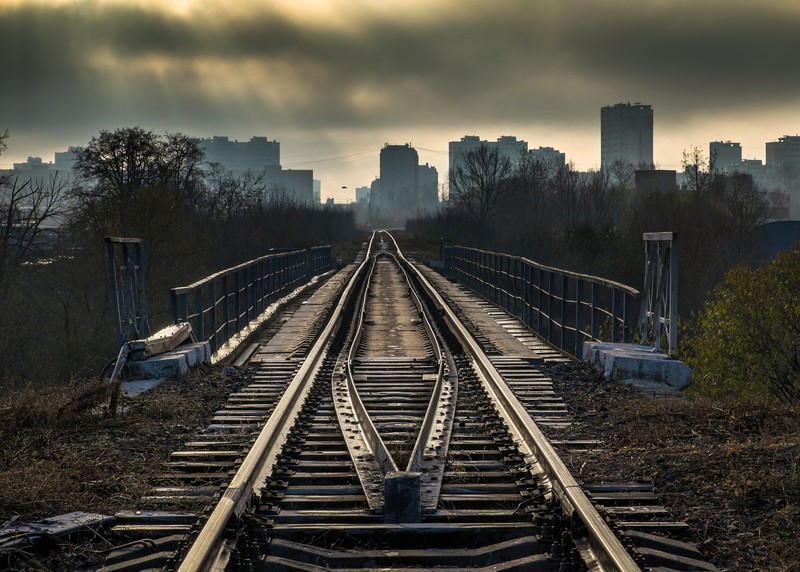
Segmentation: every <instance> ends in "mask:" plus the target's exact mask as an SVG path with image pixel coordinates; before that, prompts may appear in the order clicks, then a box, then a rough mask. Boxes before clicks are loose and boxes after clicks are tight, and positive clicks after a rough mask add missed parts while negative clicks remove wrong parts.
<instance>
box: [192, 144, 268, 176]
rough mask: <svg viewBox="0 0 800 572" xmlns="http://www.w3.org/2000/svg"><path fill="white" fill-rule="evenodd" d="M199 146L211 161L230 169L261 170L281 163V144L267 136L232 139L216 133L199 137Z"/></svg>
mask: <svg viewBox="0 0 800 572" xmlns="http://www.w3.org/2000/svg"><path fill="white" fill-rule="evenodd" d="M197 146H198V147H199V148H200V149H201V150H202V151H203V153H204V154H205V160H206V161H208V162H209V163H219V164H220V165H222V166H223V167H225V168H226V169H228V170H229V171H233V172H234V173H238V172H239V171H253V172H256V171H260V170H262V169H263V168H264V167H278V166H280V164H281V144H280V143H278V142H277V141H269V140H268V139H267V138H266V137H251V138H250V141H236V140H234V141H231V140H229V139H228V138H227V137H224V136H219V135H216V136H214V137H211V138H210V139H198V140H197Z"/></svg>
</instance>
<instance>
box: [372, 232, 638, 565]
mask: <svg viewBox="0 0 800 572" xmlns="http://www.w3.org/2000/svg"><path fill="white" fill-rule="evenodd" d="M387 234H388V233H387ZM389 236H391V235H389ZM392 240H393V241H394V238H393V237H392ZM395 244H396V242H395ZM411 268H412V269H413V270H414V272H415V273H416V275H417V277H418V279H419V281H420V284H422V285H423V287H424V288H425V289H426V290H427V292H428V294H429V295H430V296H431V297H432V298H433V299H434V301H435V302H436V304H437V306H438V307H439V309H440V310H441V311H442V314H443V317H444V319H445V321H446V322H447V324H448V325H449V326H450V328H451V329H452V330H453V333H454V334H455V335H456V337H457V338H458V339H459V340H460V341H461V343H462V344H463V346H464V348H465V350H467V352H468V353H469V355H470V356H471V357H472V359H473V362H474V365H475V366H476V367H477V369H478V370H479V372H480V373H481V374H482V378H483V381H484V385H485V387H486V388H487V390H488V391H489V394H490V395H491V396H492V398H493V400H494V401H495V403H496V404H497V406H498V409H499V411H500V413H501V415H502V416H503V417H504V419H505V420H506V422H507V423H508V425H509V427H510V428H511V430H512V431H513V432H514V433H515V434H516V435H518V436H519V438H520V439H521V444H524V445H525V446H526V447H527V448H529V449H530V450H531V452H532V453H533V454H534V456H535V458H536V460H537V461H538V462H539V463H540V464H541V466H542V467H543V468H544V470H545V473H546V474H547V477H548V478H549V479H550V481H551V483H552V484H553V488H554V491H555V493H556V495H557V496H558V497H559V499H560V500H561V503H562V505H563V506H564V508H565V509H566V510H567V511H568V512H569V513H570V514H571V515H573V516H577V518H578V519H579V520H580V521H581V523H582V524H583V525H584V527H585V528H586V531H587V534H588V542H589V545H590V547H591V551H592V554H593V556H594V558H595V559H596V561H597V564H598V566H599V567H600V569H601V570H604V571H620V572H634V571H638V570H640V568H639V566H638V565H637V564H636V562H635V561H634V559H633V557H631V555H630V554H629V553H628V551H627V550H626V549H625V547H624V546H623V545H622V543H621V542H620V540H619V539H618V538H617V537H616V536H615V535H614V532H613V531H612V530H611V529H610V528H609V526H608V525H607V524H606V522H605V521H604V520H603V518H602V516H600V513H598V512H597V509H595V507H594V505H592V503H591V501H590V500H589V498H588V497H587V496H586V494H585V493H584V492H583V490H582V489H581V486H580V484H578V482H577V481H576V480H575V477H573V476H572V473H571V472H570V471H569V469H568V468H567V466H566V465H565V464H564V462H563V461H562V460H561V458H560V457H559V455H558V453H557V452H556V450H555V449H554V448H553V446H552V444H551V443H550V442H549V441H548V439H547V438H546V437H545V436H544V434H543V433H542V431H541V429H539V427H538V426H537V425H536V423H535V422H534V421H533V419H531V417H530V415H529V414H528V412H527V411H525V408H524V406H523V405H522V404H521V403H520V402H519V400H518V399H517V398H516V396H515V395H514V394H513V392H512V391H511V389H510V388H509V387H508V385H507V384H506V383H505V381H503V378H502V377H501V376H500V374H499V373H498V371H497V369H496V368H495V367H494V365H493V364H492V363H491V361H490V360H489V358H488V356H486V354H484V352H483V351H482V350H481V348H480V345H479V344H478V342H477V341H476V340H475V338H473V336H472V335H471V334H470V333H469V331H468V330H467V329H466V327H464V325H463V324H461V322H460V320H459V319H458V318H457V317H456V315H455V313H454V312H453V310H452V309H451V308H450V306H449V305H448V304H447V303H446V302H445V301H444V299H443V298H442V297H441V296H440V295H439V293H438V292H437V291H436V289H435V288H433V286H432V285H431V284H430V282H428V280H427V279H426V278H425V276H424V275H423V274H422V273H421V272H420V271H419V270H418V269H417V268H415V267H414V266H413V265H412V266H411Z"/></svg>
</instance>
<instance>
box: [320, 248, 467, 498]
mask: <svg viewBox="0 0 800 572" xmlns="http://www.w3.org/2000/svg"><path fill="white" fill-rule="evenodd" d="M396 246H397V245H396V244H395V248H396ZM379 256H387V257H389V258H391V259H393V260H394V262H395V264H397V266H398V268H399V269H400V272H401V273H402V275H403V279H404V281H405V283H406V287H407V288H408V291H409V294H410V297H411V301H412V303H413V304H414V306H415V308H416V310H417V313H418V315H419V316H420V319H421V322H422V324H423V329H424V330H425V333H426V335H427V336H428V339H429V341H430V342H431V345H432V346H433V348H434V355H435V356H436V359H437V375H436V381H435V382H434V387H433V389H432V392H431V397H430V399H429V401H428V405H427V408H426V412H425V415H424V416H423V421H422V425H421V428H420V431H419V433H418V434H417V438H416V440H415V443H414V447H413V449H412V451H413V452H412V454H411V456H410V457H409V461H408V463H407V465H406V468H405V472H407V473H413V472H422V469H423V468H425V467H427V466H429V465H430V464H431V462H429V461H427V460H426V459H425V452H426V450H432V451H434V453H433V455H432V456H433V457H436V456H437V455H436V453H441V451H442V448H443V447H444V446H446V444H444V443H442V442H439V443H436V442H435V441H434V437H433V435H434V430H435V429H436V428H437V426H438V427H439V432H440V433H446V432H447V430H446V427H444V425H445V424H446V423H450V424H451V423H452V417H453V414H452V409H453V408H454V406H455V404H454V402H452V401H451V402H450V404H445V405H444V407H442V406H441V404H440V402H441V396H442V393H443V387H444V381H443V378H444V351H443V349H442V345H441V343H440V341H439V340H438V338H437V335H436V333H435V331H434V328H433V326H432V324H431V322H430V320H429V319H428V316H427V315H426V314H425V311H424V305H423V304H422V301H421V300H420V298H419V296H418V295H417V293H416V292H415V291H414V287H413V286H412V284H411V281H410V279H409V276H408V273H407V272H406V270H405V269H404V268H403V266H402V265H401V264H400V262H399V260H398V259H397V257H396V256H395V255H394V254H392V253H384V252H381V253H377V254H375V255H374V257H373V263H372V264H371V266H370V273H369V276H368V278H367V280H366V284H365V295H364V297H363V298H362V301H361V308H360V312H359V314H358V316H359V317H358V320H357V324H356V328H355V332H354V334H353V336H352V338H351V339H350V340H349V342H348V343H349V349H348V352H347V357H346V359H345V360H344V367H343V368H342V369H343V370H344V371H343V373H344V375H345V377H346V379H345V382H344V383H341V380H340V381H339V383H336V382H334V386H333V392H334V395H335V400H334V405H335V408H336V410H337V418H338V419H339V421H340V425H341V428H342V432H343V433H344V434H346V435H348V437H349V438H348V439H346V443H347V447H348V449H349V451H350V454H351V457H352V458H353V461H354V464H355V468H356V473H357V474H358V477H359V480H360V481H361V485H362V488H363V489H364V493H365V496H366V498H367V502H368V503H369V505H370V508H371V509H373V510H380V509H382V508H383V506H384V502H385V498H386V497H385V489H376V488H375V487H374V486H373V483H372V482H371V479H374V478H376V477H377V478H381V479H384V478H385V477H386V476H387V475H388V474H389V473H397V472H398V471H399V467H398V466H397V464H396V462H395V460H394V458H393V457H392V455H391V453H390V452H389V450H388V447H387V446H386V444H385V442H384V441H383V438H382V437H381V435H380V433H379V432H378V430H377V428H376V427H375V424H374V423H373V421H372V419H371V417H370V415H369V413H368V412H367V410H366V407H365V406H364V403H363V401H362V399H361V395H360V393H359V391H358V388H357V386H356V383H355V376H354V371H353V363H354V361H355V360H356V352H357V351H358V348H359V346H360V343H361V339H362V336H363V333H364V323H365V322H364V318H365V317H366V313H367V312H366V307H367V300H368V294H367V293H368V292H369V288H370V286H371V284H372V278H373V275H374V273H375V269H376V266H375V261H376V260H377V258H378V257H379ZM337 369H339V366H338V365H337ZM453 392H454V390H453ZM348 404H349V407H348ZM442 409H444V411H442ZM348 412H352V416H353V417H354V418H355V423H352V420H351V419H349V418H348ZM448 413H449V415H448ZM437 421H438V424H437ZM354 425H355V426H354ZM362 443H363V445H364V446H366V448H367V449H368V450H369V453H371V454H372V457H369V456H365V455H363V452H364V451H363V450H361V449H360V447H361V446H362ZM437 445H438V446H437ZM439 456H441V455H439ZM441 472H442V471H441V470H440V471H438V473H441ZM429 476H430V477H436V478H437V479H438V480H440V479H439V477H440V476H441V475H438V474H431V475H426V478H427V477H429ZM423 496H424V497H425V502H423V504H424V505H425V508H426V509H429V510H433V509H434V508H435V503H436V499H438V494H436V495H432V494H426V495H423Z"/></svg>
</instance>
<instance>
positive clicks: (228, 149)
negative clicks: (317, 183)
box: [196, 135, 322, 204]
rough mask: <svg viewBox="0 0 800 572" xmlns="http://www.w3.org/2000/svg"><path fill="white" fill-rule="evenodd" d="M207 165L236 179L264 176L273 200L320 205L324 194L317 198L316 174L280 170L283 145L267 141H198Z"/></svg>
mask: <svg viewBox="0 0 800 572" xmlns="http://www.w3.org/2000/svg"><path fill="white" fill-rule="evenodd" d="M196 141H197V146H198V147H199V148H200V149H201V150H202V151H203V153H204V154H205V161H206V162H207V163H218V164H219V165H220V166H222V167H223V168H224V169H226V170H228V171H230V172H231V173H233V175H235V176H243V175H244V174H245V173H248V172H249V173H252V174H254V175H261V176H263V177H264V184H265V186H266V188H267V190H268V191H269V192H270V193H271V194H272V196H273V197H274V196H277V195H279V194H283V195H285V196H286V197H287V198H291V199H293V200H296V201H298V202H301V203H308V204H313V203H314V202H315V201H316V204H319V201H320V200H321V196H322V195H321V192H320V194H319V195H315V194H314V172H313V171H312V170H307V169H283V168H281V144H280V143H279V142H277V141H270V140H269V139H267V138H266V137H251V138H250V141H236V140H234V141H231V140H230V139H228V137H225V136H221V135H216V136H214V137H211V138H208V139H197V140H196Z"/></svg>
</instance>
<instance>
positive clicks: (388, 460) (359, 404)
mask: <svg viewBox="0 0 800 572" xmlns="http://www.w3.org/2000/svg"><path fill="white" fill-rule="evenodd" d="M376 259H377V256H374V257H372V263H371V265H370V273H369V276H368V277H367V281H366V284H365V288H364V296H363V298H362V300H361V308H360V311H359V313H358V320H357V325H356V331H355V334H354V335H353V338H352V340H351V343H350V347H349V348H348V351H347V358H346V359H345V364H344V365H345V375H346V377H347V380H346V382H347V385H346V386H347V394H348V395H347V399H349V401H350V403H351V404H352V406H353V413H354V414H355V417H356V422H357V423H358V426H359V427H360V428H361V431H362V433H363V436H364V440H365V441H366V444H367V446H368V447H369V448H370V452H371V453H372V455H373V456H374V457H375V460H376V461H377V463H378V467H379V468H380V471H381V473H382V474H383V475H384V476H385V475H386V474H387V473H389V472H393V471H397V463H395V461H394V459H393V458H392V455H391V453H389V449H388V448H387V447H386V443H384V442H383V439H382V438H381V435H380V433H378V429H377V428H376V427H375V424H374V423H373V422H372V418H370V416H369V413H367V408H366V407H365V406H364V402H363V401H362V400H361V395H360V394H359V393H358V389H357V388H356V382H355V379H354V376H353V359H354V358H355V353H356V351H357V350H358V346H359V344H360V342H361V337H362V335H363V333H364V316H365V315H366V313H367V297H368V294H369V287H370V285H371V284H372V277H373V275H374V273H375V262H376ZM367 498H369V499H372V497H371V496H369V495H368V497H367ZM370 508H374V507H372V505H371V504H370Z"/></svg>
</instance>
